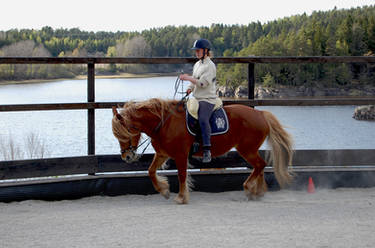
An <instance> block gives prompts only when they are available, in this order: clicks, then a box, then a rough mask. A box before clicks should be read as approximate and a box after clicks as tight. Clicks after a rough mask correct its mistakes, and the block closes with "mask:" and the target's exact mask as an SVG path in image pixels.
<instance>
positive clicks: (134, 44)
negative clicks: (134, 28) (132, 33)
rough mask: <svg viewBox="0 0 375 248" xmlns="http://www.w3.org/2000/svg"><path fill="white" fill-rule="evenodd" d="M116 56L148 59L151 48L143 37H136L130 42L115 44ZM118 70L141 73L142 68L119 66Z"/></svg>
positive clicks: (138, 66)
mask: <svg viewBox="0 0 375 248" xmlns="http://www.w3.org/2000/svg"><path fill="white" fill-rule="evenodd" d="M116 55H117V56H120V57H148V56H150V55H151V47H150V45H149V44H148V43H147V42H146V40H145V39H144V38H143V36H136V37H133V38H132V39H130V40H126V41H121V42H117V44H116ZM120 68H121V69H123V70H126V71H131V72H141V71H143V69H144V66H142V65H121V66H120Z"/></svg>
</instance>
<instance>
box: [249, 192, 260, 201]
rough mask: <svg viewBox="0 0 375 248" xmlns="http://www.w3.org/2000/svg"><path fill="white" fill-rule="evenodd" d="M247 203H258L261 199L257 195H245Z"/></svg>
mask: <svg viewBox="0 0 375 248" xmlns="http://www.w3.org/2000/svg"><path fill="white" fill-rule="evenodd" d="M246 196H247V199H248V200H249V201H259V200H260V199H261V198H262V197H261V196H259V195H252V194H246Z"/></svg>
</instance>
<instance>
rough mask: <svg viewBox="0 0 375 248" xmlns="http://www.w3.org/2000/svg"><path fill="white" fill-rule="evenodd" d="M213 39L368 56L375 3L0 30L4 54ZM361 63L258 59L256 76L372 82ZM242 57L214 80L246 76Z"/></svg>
mask: <svg viewBox="0 0 375 248" xmlns="http://www.w3.org/2000/svg"><path fill="white" fill-rule="evenodd" d="M200 37H202V38H206V39H209V40H210V41H211V42H212V45H213V48H214V49H213V52H214V56H216V57H218V56H374V54H375V5H372V6H365V7H358V8H352V9H336V8H335V9H333V10H330V11H317V12H313V13H312V14H311V15H306V14H302V15H295V16H291V17H285V18H281V19H278V20H274V21H271V22H268V23H265V24H262V23H260V22H252V23H249V24H248V25H224V24H212V25H211V26H210V27H204V26H202V27H194V26H178V27H175V26H167V27H162V28H153V29H149V30H144V31H141V32H120V31H119V32H87V31H82V30H80V29H78V28H73V29H63V28H60V29H53V28H51V27H48V26H46V27H43V28H42V29H40V30H33V29H22V30H17V29H12V30H7V31H0V56H4V57H17V56H19V57H31V56H35V57H64V56H65V57H66V56H70V57H86V56H88V57H90V56H94V57H122V56H129V57H190V56H192V55H193V54H192V52H191V50H190V49H189V48H190V47H191V46H192V44H193V41H194V40H195V39H197V38H200ZM180 68H181V65H175V66H173V65H148V66H146V65H121V64H116V65H98V66H97V68H96V69H97V73H102V74H104V73H107V74H116V73H121V72H131V73H147V72H173V71H177V70H179V69H180ZM374 70H375V69H374V67H373V66H371V65H368V64H257V65H256V82H257V83H262V84H264V85H265V86H273V85H274V84H282V85H293V86H298V85H306V84H309V85H311V84H315V83H320V84H324V85H328V86H337V85H347V84H349V83H351V82H353V81H356V82H357V83H358V82H359V83H362V84H373V85H374V84H375V83H374V81H375V80H374V73H375V71H374ZM80 74H86V66H85V65H0V80H25V79H52V78H69V77H75V76H77V75H80ZM246 78H247V70H246V66H245V65H240V64H238V65H226V64H219V65H218V80H219V83H220V84H225V85H232V86H237V85H240V84H242V83H243V82H245V81H246Z"/></svg>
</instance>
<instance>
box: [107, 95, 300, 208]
mask: <svg viewBox="0 0 375 248" xmlns="http://www.w3.org/2000/svg"><path fill="white" fill-rule="evenodd" d="M224 110H225V111H226V113H227V117H228V121H229V126H230V129H229V130H228V132H226V133H225V134H221V135H216V136H212V138H211V144H212V147H211V153H212V156H213V157H217V156H220V155H222V154H224V153H226V152H228V151H229V150H230V149H232V148H233V147H234V148H236V150H237V152H238V153H239V154H240V155H241V156H242V157H243V158H244V159H245V160H246V161H247V162H248V163H249V164H250V165H251V166H252V167H253V171H252V172H251V174H250V175H249V177H248V178H247V179H246V180H245V182H244V183H243V188H244V191H245V194H246V196H247V197H248V199H260V198H261V197H262V196H263V195H264V194H265V193H266V191H267V183H266V181H265V180H264V167H265V166H266V165H267V163H266V162H265V161H264V159H263V158H262V157H260V156H259V152H258V150H259V148H260V147H261V145H262V144H263V142H264V141H265V140H266V139H267V142H268V144H269V145H270V147H271V150H270V154H269V159H268V163H269V164H271V163H272V164H273V169H274V175H275V177H276V180H277V181H278V183H279V185H280V187H285V186H287V185H288V184H290V183H291V182H292V179H293V175H292V173H291V172H290V171H289V166H290V165H291V164H292V158H293V142H292V137H291V135H290V134H289V133H288V132H286V131H285V129H284V128H283V127H282V125H281V124H280V122H279V121H278V120H277V118H276V117H275V116H274V115H273V114H272V113H270V112H267V111H259V110H255V109H253V108H250V107H247V106H244V105H238V104H237V105H227V106H224ZM112 111H113V118H112V132H113V134H114V136H115V137H116V138H117V139H118V141H119V144H120V148H121V158H122V159H123V160H124V161H125V162H127V163H128V162H132V161H134V160H136V159H138V156H137V154H136V149H137V147H138V145H139V140H140V137H141V133H145V134H147V135H148V136H149V137H150V139H151V143H152V146H153V147H154V150H155V155H154V158H153V161H152V163H151V165H150V167H149V169H148V174H149V177H150V179H151V182H152V184H153V186H154V188H155V190H156V191H157V192H159V193H160V194H161V195H162V196H164V197H165V198H166V199H169V197H170V193H169V192H170V190H169V184H168V181H167V179H166V178H163V177H160V176H158V175H157V169H159V168H160V167H161V166H162V165H163V164H164V162H165V161H167V159H168V158H171V159H173V160H174V161H175V163H176V167H177V172H178V181H179V192H178V195H177V197H176V198H175V199H174V200H175V202H176V203H178V204H186V203H188V202H189V191H190V186H191V185H189V182H188V177H187V168H188V157H189V151H190V148H191V146H192V144H193V143H194V141H195V138H194V136H192V135H191V134H189V132H188V130H187V128H186V123H185V121H186V120H185V111H184V108H183V104H181V102H180V101H175V100H162V99H157V98H153V99H150V100H147V101H143V102H138V103H134V102H130V103H126V104H125V105H124V107H123V109H122V110H121V112H120V113H118V112H117V109H116V107H113V108H112Z"/></svg>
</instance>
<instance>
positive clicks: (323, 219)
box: [0, 188, 375, 248]
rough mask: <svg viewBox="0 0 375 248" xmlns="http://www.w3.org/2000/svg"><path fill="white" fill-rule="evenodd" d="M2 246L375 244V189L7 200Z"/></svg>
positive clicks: (1, 215)
mask: <svg viewBox="0 0 375 248" xmlns="http://www.w3.org/2000/svg"><path fill="white" fill-rule="evenodd" d="M174 196H175V195H174V194H172V197H174ZM0 247H6V248H9V247H273V248H275V247H281V248H282V247H355V248H357V247H375V188H367V189H336V190H317V191H316V192H315V193H314V194H308V193H306V192H303V191H288V190H285V191H276V192H268V193H267V194H266V196H265V197H264V198H263V199H262V200H260V201H248V200H247V199H246V198H245V196H244V194H243V192H242V191H233V192H225V193H217V194H214V193H202V192H192V193H191V199H190V204H188V205H176V204H174V202H173V200H172V199H170V200H165V199H164V198H162V197H161V196H159V195H149V196H141V195H126V196H118V197H100V196H97V197H90V198H84V199H80V200H74V201H56V202H45V201H24V202H13V203H9V204H5V203H0Z"/></svg>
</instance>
